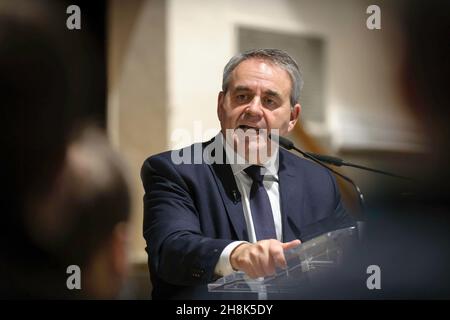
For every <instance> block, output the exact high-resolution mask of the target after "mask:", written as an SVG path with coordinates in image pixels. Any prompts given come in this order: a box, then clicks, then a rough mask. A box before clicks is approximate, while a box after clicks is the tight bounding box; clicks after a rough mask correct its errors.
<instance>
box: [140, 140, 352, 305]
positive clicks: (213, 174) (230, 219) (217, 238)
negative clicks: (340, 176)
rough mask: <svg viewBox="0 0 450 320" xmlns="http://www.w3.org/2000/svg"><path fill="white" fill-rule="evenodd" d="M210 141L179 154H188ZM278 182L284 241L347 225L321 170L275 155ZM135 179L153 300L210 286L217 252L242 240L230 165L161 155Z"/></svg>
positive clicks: (336, 193) (338, 200)
mask: <svg viewBox="0 0 450 320" xmlns="http://www.w3.org/2000/svg"><path fill="white" fill-rule="evenodd" d="M211 142H212V140H211V141H209V142H206V143H203V144H201V145H200V144H194V145H192V146H190V147H188V148H185V149H184V150H183V151H182V152H187V151H188V152H191V154H193V151H194V150H195V149H196V148H197V150H199V149H201V150H203V149H204V148H205V146H207V145H208V144H210V143H211ZM278 175H279V190H280V207H281V216H282V234H283V241H284V242H286V241H291V240H294V239H300V240H302V241H305V240H308V239H310V238H313V237H315V236H317V235H320V234H322V233H325V232H328V231H331V230H335V229H338V228H341V227H345V226H349V225H351V224H353V220H352V219H351V218H350V217H349V216H348V215H347V214H346V212H345V210H344V207H343V205H342V202H341V197H340V193H339V190H338V187H337V185H336V181H335V179H334V177H333V176H332V175H331V174H330V172H329V171H327V170H326V169H324V168H322V167H320V166H318V165H316V164H314V163H312V162H310V161H308V160H304V159H301V158H299V157H297V156H295V155H293V154H291V153H289V152H288V151H285V150H281V149H280V154H279V172H278ZM141 178H142V181H143V185H144V189H145V196H144V237H145V239H146V241H147V248H146V250H147V253H148V255H149V268H150V275H151V280H152V284H153V294H152V295H153V299H158V298H159V299H168V298H174V297H181V296H177V295H178V294H179V293H181V292H182V291H183V289H186V288H188V287H191V288H192V287H195V286H199V285H203V286H204V285H205V284H207V283H209V282H211V281H213V280H214V279H215V275H214V268H215V266H216V263H217V261H218V259H219V256H220V254H221V252H222V250H223V249H224V248H225V247H226V246H227V245H228V244H229V243H231V242H232V241H235V240H248V233H247V229H246V224H245V219H244V213H243V207H242V203H241V201H240V195H239V194H238V191H237V190H238V188H237V186H236V182H235V179H234V176H233V173H232V170H231V167H230V165H228V164H217V163H213V164H207V163H202V164H180V165H176V164H174V163H173V162H172V160H171V152H164V153H161V154H158V155H155V156H152V157H150V158H148V159H147V160H146V161H145V162H144V164H143V167H142V171H141ZM183 297H186V296H183Z"/></svg>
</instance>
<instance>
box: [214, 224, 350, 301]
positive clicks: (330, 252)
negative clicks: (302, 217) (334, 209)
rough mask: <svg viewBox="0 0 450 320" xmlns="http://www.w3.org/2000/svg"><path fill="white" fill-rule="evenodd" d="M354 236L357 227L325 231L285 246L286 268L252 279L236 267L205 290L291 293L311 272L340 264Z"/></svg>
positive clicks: (263, 293) (262, 294) (261, 297)
mask: <svg viewBox="0 0 450 320" xmlns="http://www.w3.org/2000/svg"><path fill="white" fill-rule="evenodd" d="M357 239H358V232H357V228H356V227H348V228H344V229H339V230H336V231H332V232H328V233H325V234H323V235H321V236H318V237H316V238H313V239H311V240H309V241H306V242H304V243H302V244H300V245H299V246H298V247H296V248H293V249H290V250H287V251H286V252H285V257H286V261H287V265H288V266H287V268H286V269H277V271H276V273H275V274H274V275H273V276H270V277H265V278H258V279H251V278H249V277H248V276H246V275H245V273H243V272H240V271H238V272H234V273H232V274H230V275H228V276H225V277H223V278H220V279H218V280H216V281H215V282H213V283H210V284H208V291H209V292H228V293H232V292H241V293H244V292H245V293H257V294H258V298H259V299H267V295H268V294H272V293H282V294H284V293H287V294H289V293H292V292H294V291H295V289H296V288H298V286H299V285H301V283H302V282H304V281H306V279H307V278H309V277H310V276H311V275H312V274H313V273H317V272H320V271H324V270H325V269H330V268H334V267H337V266H339V265H340V264H341V263H342V260H343V258H344V254H345V253H346V252H347V251H348V250H350V248H351V247H353V246H354V244H355V242H356V241H357Z"/></svg>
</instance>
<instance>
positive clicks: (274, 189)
mask: <svg viewBox="0 0 450 320" xmlns="http://www.w3.org/2000/svg"><path fill="white" fill-rule="evenodd" d="M219 135H220V137H221V138H222V141H223V137H222V135H221V134H219ZM225 145H226V147H225V149H226V154H227V157H228V158H229V159H230V156H229V155H233V156H235V157H236V154H235V153H234V150H233V149H232V148H231V147H230V146H229V145H228V144H227V143H225ZM237 157H239V156H237ZM230 162H231V161H230ZM230 166H231V169H232V171H233V175H234V179H235V180H236V185H237V187H238V189H239V192H240V193H241V202H242V208H243V211H244V218H245V223H246V226H247V232H248V237H249V242H251V243H255V242H257V240H256V233H255V228H254V225H253V218H252V211H251V208H250V190H251V187H252V184H253V180H252V178H251V177H250V176H249V175H248V174H247V173H246V172H245V171H244V169H246V168H247V167H249V166H250V164H233V163H231V164H230ZM262 170H264V171H265V172H264V171H263V172H264V180H263V184H264V188H265V189H266V191H267V195H268V196H269V201H270V206H271V207H272V214H273V220H274V224H275V232H276V234H277V239H278V240H280V241H281V239H282V226H281V209H280V192H279V184H278V152H276V153H275V154H274V155H272V158H271V159H270V160H269V161H268V162H267V165H264V169H262ZM244 242H246V241H234V242H232V243H230V244H229V245H228V246H226V247H225V249H224V250H223V251H222V253H221V255H220V258H219V261H218V262H217V265H216V267H215V269H214V272H215V273H216V274H217V275H219V276H226V275H228V274H230V273H232V272H233V271H234V270H233V268H232V266H231V262H230V254H231V252H232V251H233V250H234V249H235V248H236V247H237V246H238V245H240V244H241V243H244Z"/></svg>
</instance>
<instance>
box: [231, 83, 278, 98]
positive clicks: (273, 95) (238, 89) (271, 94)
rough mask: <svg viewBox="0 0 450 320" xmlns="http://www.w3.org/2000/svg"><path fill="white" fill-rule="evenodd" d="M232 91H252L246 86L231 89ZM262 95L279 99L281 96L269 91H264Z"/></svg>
mask: <svg viewBox="0 0 450 320" xmlns="http://www.w3.org/2000/svg"><path fill="white" fill-rule="evenodd" d="M233 91H234V92H236V91H245V92H248V91H252V90H251V89H250V88H249V87H246V86H237V87H236V88H234V89H233ZM264 94H266V95H268V96H272V97H276V98H281V95H280V94H279V93H278V92H276V91H273V90H270V89H269V90H266V91H264Z"/></svg>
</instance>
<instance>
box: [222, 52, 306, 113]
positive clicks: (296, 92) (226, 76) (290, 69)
mask: <svg viewBox="0 0 450 320" xmlns="http://www.w3.org/2000/svg"><path fill="white" fill-rule="evenodd" d="M249 59H262V60H266V61H269V62H271V63H273V64H275V65H277V66H279V67H281V68H282V69H284V70H286V71H287V73H288V74H289V76H290V77H291V84H292V87H291V95H290V102H291V107H292V108H293V107H294V106H295V105H296V104H297V103H298V101H299V98H300V90H301V89H302V87H303V79H302V75H301V73H300V69H299V67H298V65H297V62H295V60H294V59H293V58H292V57H291V56H289V55H288V54H287V53H286V52H285V51H283V50H279V49H252V50H248V51H245V52H241V53H238V54H237V55H235V56H234V57H233V58H231V59H230V61H228V63H227V65H226V66H225V68H224V69H223V78H222V91H223V92H225V93H226V92H227V90H228V85H229V81H230V75H231V72H233V70H234V69H235V68H236V67H237V66H238V65H239V64H240V63H241V62H243V61H245V60H249Z"/></svg>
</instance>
